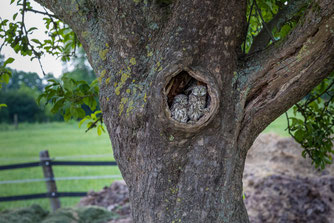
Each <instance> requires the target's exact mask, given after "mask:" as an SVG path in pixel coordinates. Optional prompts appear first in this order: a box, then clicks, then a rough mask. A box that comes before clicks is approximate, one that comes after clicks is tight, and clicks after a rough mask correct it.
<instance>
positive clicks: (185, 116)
mask: <svg viewBox="0 0 334 223" xmlns="http://www.w3.org/2000/svg"><path fill="white" fill-rule="evenodd" d="M165 92H166V93H167V103H168V106H169V109H170V110H171V114H172V118H173V119H175V120H176V121H178V122H181V123H195V122H197V121H198V120H199V119H200V118H201V117H202V116H203V115H204V114H205V113H206V112H208V111H209V106H210V95H209V93H208V88H207V85H206V83H204V82H202V81H199V80H197V79H195V78H193V77H192V76H190V75H189V73H188V72H187V71H181V72H180V73H178V74H177V75H176V76H174V77H173V78H172V79H171V80H170V82H169V83H168V84H167V86H166V89H165ZM198 92H199V93H198Z"/></svg>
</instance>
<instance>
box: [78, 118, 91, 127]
mask: <svg viewBox="0 0 334 223" xmlns="http://www.w3.org/2000/svg"><path fill="white" fill-rule="evenodd" d="M88 118H89V116H86V117H85V118H83V119H81V120H80V122H79V128H81V126H82V124H83V123H84V122H85V121H87V120H88Z"/></svg>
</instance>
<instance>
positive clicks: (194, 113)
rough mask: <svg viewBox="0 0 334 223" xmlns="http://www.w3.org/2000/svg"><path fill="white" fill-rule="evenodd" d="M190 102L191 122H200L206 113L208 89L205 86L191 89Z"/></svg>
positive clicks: (188, 112) (189, 115) (189, 113)
mask: <svg viewBox="0 0 334 223" xmlns="http://www.w3.org/2000/svg"><path fill="white" fill-rule="evenodd" d="M190 91H191V93H190V94H189V101H188V111H187V114H188V117H189V120H190V121H189V122H196V121H198V120H199V119H200V118H201V117H202V116H203V115H204V112H205V111H206V98H207V89H206V87H205V86H203V85H197V86H194V87H191V89H190Z"/></svg>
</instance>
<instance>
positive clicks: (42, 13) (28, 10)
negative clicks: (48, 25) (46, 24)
mask: <svg viewBox="0 0 334 223" xmlns="http://www.w3.org/2000/svg"><path fill="white" fill-rule="evenodd" d="M25 11H27V12H33V13H36V14H41V15H46V16H49V17H52V18H55V19H59V18H58V17H57V16H55V15H53V14H50V13H47V12H41V11H38V10H34V9H25Z"/></svg>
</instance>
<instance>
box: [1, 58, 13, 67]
mask: <svg viewBox="0 0 334 223" xmlns="http://www.w3.org/2000/svg"><path fill="white" fill-rule="evenodd" d="M14 60H15V59H14V58H12V57H9V58H8V59H7V60H6V61H5V62H4V64H3V66H4V67H5V66H6V65H7V64H11V63H13V62H14Z"/></svg>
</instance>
